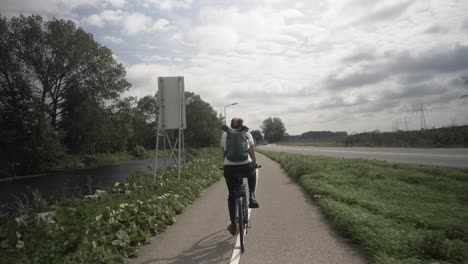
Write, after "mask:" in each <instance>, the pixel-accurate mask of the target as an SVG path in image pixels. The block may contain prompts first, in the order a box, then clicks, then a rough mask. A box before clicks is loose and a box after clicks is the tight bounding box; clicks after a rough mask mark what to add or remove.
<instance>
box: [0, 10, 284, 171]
mask: <svg viewBox="0 0 468 264" xmlns="http://www.w3.org/2000/svg"><path fill="white" fill-rule="evenodd" d="M125 75H126V72H125V69H124V67H123V66H122V64H120V63H118V62H116V61H115V60H114V58H113V56H112V51H111V50H110V49H108V48H107V47H105V46H102V45H101V44H99V43H98V42H96V41H95V40H94V39H93V36H92V35H91V34H89V33H87V32H85V31H84V30H83V29H81V28H79V27H77V26H76V25H75V23H74V22H72V21H70V20H59V19H53V20H51V21H43V19H42V18H41V17H40V16H28V17H25V16H20V17H13V18H11V19H7V18H0V114H1V115H0V127H1V130H0V168H1V169H0V175H2V174H3V175H11V174H20V175H21V174H27V173H34V172H39V171H41V170H43V169H45V167H47V166H48V165H50V164H53V163H55V162H57V161H59V160H60V159H63V157H64V155H67V154H95V153H104V152H117V151H127V150H131V149H133V148H135V147H136V146H143V147H145V148H154V146H155V141H156V130H157V124H158V113H157V110H158V106H157V97H156V96H157V95H155V96H145V97H143V98H136V97H127V98H122V97H121V95H122V93H123V92H124V91H127V90H128V89H129V88H130V83H128V82H127V81H126V78H125ZM185 98H186V111H187V130H186V134H185V140H186V145H187V146H189V147H205V146H209V145H214V144H217V143H218V141H219V136H220V133H221V130H220V129H214V128H218V127H220V126H221V124H222V123H223V120H224V119H223V116H222V115H218V114H217V113H216V112H215V111H214V110H213V108H212V107H211V106H210V105H209V104H208V103H206V102H204V101H203V100H202V99H201V98H200V96H198V95H196V94H194V93H191V92H186V94H185ZM261 129H262V132H263V135H264V137H265V139H266V140H268V141H271V142H273V141H278V140H280V139H281V137H282V135H283V134H284V132H285V128H284V124H283V123H282V122H281V120H280V119H279V118H271V117H269V118H268V119H265V121H264V122H263V124H262V126H261ZM252 134H253V135H254V136H255V138H256V140H257V141H259V140H262V139H263V137H262V133H261V132H260V131H252Z"/></svg>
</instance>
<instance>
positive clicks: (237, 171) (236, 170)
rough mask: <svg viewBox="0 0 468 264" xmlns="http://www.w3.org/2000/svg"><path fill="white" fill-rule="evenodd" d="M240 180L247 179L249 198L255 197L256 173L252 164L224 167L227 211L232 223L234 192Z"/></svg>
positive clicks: (234, 206) (234, 208)
mask: <svg viewBox="0 0 468 264" xmlns="http://www.w3.org/2000/svg"><path fill="white" fill-rule="evenodd" d="M242 178H247V182H248V185H249V193H250V197H252V195H255V188H256V185H257V173H256V170H255V168H254V166H253V164H251V163H248V164H242V165H224V179H225V180H226V185H227V188H228V191H229V195H228V209H229V217H230V219H231V222H234V221H235V217H236V212H235V210H236V197H235V194H234V192H235V191H236V187H237V186H238V184H239V181H242Z"/></svg>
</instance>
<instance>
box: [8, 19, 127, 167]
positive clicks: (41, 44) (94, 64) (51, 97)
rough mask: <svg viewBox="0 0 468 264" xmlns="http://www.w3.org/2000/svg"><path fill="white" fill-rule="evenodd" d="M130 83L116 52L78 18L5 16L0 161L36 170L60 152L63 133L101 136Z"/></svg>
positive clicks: (65, 136) (74, 139)
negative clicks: (113, 104) (109, 106)
mask: <svg viewBox="0 0 468 264" xmlns="http://www.w3.org/2000/svg"><path fill="white" fill-rule="evenodd" d="M129 87H130V84H129V83H128V82H127V81H126V80H125V70H124V68H123V66H122V65H121V64H119V63H117V62H116V61H115V60H114V59H113V57H112V52H111V51H110V50H109V49H108V48H106V47H104V46H101V45H100V44H99V43H97V42H96V41H94V39H93V37H92V35H91V34H89V33H86V32H85V31H84V30H83V29H81V28H77V27H76V25H75V23H74V22H72V21H70V20H58V19H53V20H51V21H47V22H44V21H43V20H42V18H41V17H40V16H29V17H25V16H22V15H21V16H19V17H13V18H11V19H7V18H4V17H0V111H1V118H0V125H1V127H2V130H1V131H0V147H1V150H0V159H1V160H2V161H3V162H5V161H6V163H9V164H20V165H19V167H23V168H26V167H31V168H28V169H27V171H30V172H32V171H37V169H38V166H35V165H31V164H43V163H46V162H50V161H51V160H52V159H54V156H57V155H58V154H60V153H61V152H62V150H63V148H62V146H61V144H60V142H61V140H62V139H64V138H65V139H67V138H68V139H71V140H66V141H65V142H66V143H67V144H68V143H69V142H81V143H83V142H84V141H86V140H84V139H83V138H84V137H89V139H88V142H90V141H92V140H93V141H94V140H97V139H99V140H101V139H102V137H101V136H100V134H103V132H102V131H103V130H104V128H105V127H106V126H105V125H106V124H107V123H106V122H104V121H105V120H110V117H109V114H108V111H107V110H106V107H104V105H105V104H104V102H106V101H109V100H110V99H116V98H118V96H119V94H120V93H122V92H123V91H125V90H126V89H128V88H129ZM77 128H79V129H77ZM85 132H86V133H85ZM104 134H105V133H104ZM73 137H74V138H73ZM77 139H79V140H77ZM83 144H87V143H83ZM88 145H90V144H88ZM91 145H93V144H91ZM94 145H96V144H94ZM96 147H97V146H90V147H89V149H95V148H96ZM91 152H92V151H91ZM15 166H16V165H15ZM34 166H35V167H36V168H32V167H34ZM21 173H25V170H23V171H22V172H21Z"/></svg>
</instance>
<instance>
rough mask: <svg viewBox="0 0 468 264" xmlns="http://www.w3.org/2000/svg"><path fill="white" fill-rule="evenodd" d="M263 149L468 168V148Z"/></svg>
mask: <svg viewBox="0 0 468 264" xmlns="http://www.w3.org/2000/svg"><path fill="white" fill-rule="evenodd" d="M260 148H261V149H264V150H270V151H280V152H289V153H298V154H306V155H320V156H332V157H343V158H354V159H358V158H362V159H378V160H386V161H390V162H396V163H414V164H426V165H438V166H448V167H468V148H361V147H347V148H346V147H307V146H280V145H275V144H270V145H264V146H260Z"/></svg>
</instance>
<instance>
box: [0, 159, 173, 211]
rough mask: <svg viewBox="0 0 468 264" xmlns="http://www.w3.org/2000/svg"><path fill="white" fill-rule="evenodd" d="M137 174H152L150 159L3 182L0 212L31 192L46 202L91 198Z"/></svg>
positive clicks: (0, 184) (160, 163)
mask: <svg viewBox="0 0 468 264" xmlns="http://www.w3.org/2000/svg"><path fill="white" fill-rule="evenodd" d="M170 164H174V160H173V159H166V160H164V159H163V158H159V160H158V168H163V167H164V166H166V165H170ZM138 171H142V172H150V173H152V172H153V171H154V159H146V160H133V161H129V162H126V163H122V164H118V165H110V166H104V167H99V168H93V169H79V170H70V171H61V172H54V173H50V174H46V175H41V176H37V177H30V178H24V179H15V180H9V181H3V182H0V210H1V209H2V208H4V209H5V208H8V207H11V205H12V204H14V203H15V201H18V199H19V200H22V201H25V199H26V198H28V199H30V198H31V196H32V192H33V191H34V190H37V191H38V192H39V193H40V194H41V195H42V196H43V197H44V198H47V199H51V198H52V199H54V198H62V197H69V196H73V195H86V194H92V193H93V192H94V191H95V190H96V189H99V188H102V187H104V186H108V185H111V184H114V183H115V182H117V181H119V180H122V179H126V178H128V177H130V176H132V175H133V174H134V173H135V172H138Z"/></svg>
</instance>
